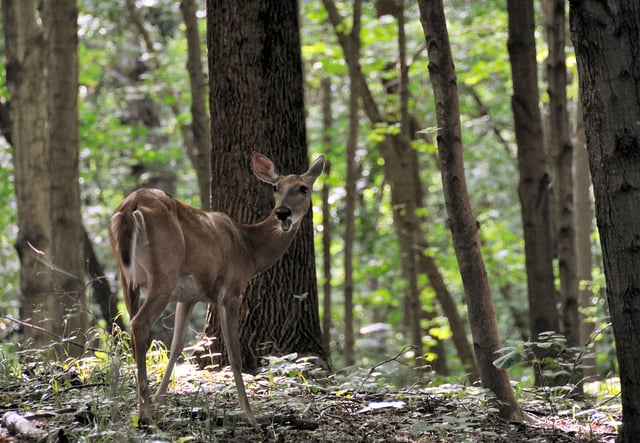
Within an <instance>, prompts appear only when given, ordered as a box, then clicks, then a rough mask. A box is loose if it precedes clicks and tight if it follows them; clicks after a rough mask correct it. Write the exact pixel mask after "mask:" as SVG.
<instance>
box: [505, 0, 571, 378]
mask: <svg viewBox="0 0 640 443" xmlns="http://www.w3.org/2000/svg"><path fill="white" fill-rule="evenodd" d="M507 8H508V11H509V42H508V49H509V57H510V59H511V73H512V77H513V97H512V99H511V106H512V109H513V118H514V123H515V134H516V142H517V145H518V169H519V173H520V181H519V183H518V195H519V196H520V205H521V209H520V210H521V214H522V226H523V231H524V249H525V265H526V270H527V299H528V302H529V332H530V339H531V340H532V341H534V342H535V341H537V340H538V336H539V335H540V334H541V333H543V332H548V331H558V330H559V327H560V316H559V313H558V309H557V307H556V306H557V295H556V289H555V276H554V273H553V253H554V251H553V236H552V226H551V213H550V211H551V193H550V192H549V184H550V179H549V174H548V172H547V165H546V152H545V149H544V143H541V141H543V140H544V139H545V138H544V135H543V134H544V130H543V124H542V117H541V114H540V108H539V98H540V96H539V93H538V64H537V61H536V43H535V36H534V30H535V29H534V28H535V21H534V8H533V0H526V1H521V0H509V1H508V3H507ZM534 352H535V355H536V357H537V359H538V360H539V361H541V360H542V359H544V358H547V357H552V356H553V354H552V353H555V354H557V350H556V349H554V348H545V349H543V348H540V347H536V348H535V349H534ZM542 374H543V368H541V367H536V370H535V380H536V385H538V386H540V385H542V384H543V383H546V382H547V381H545V380H543V377H542Z"/></svg>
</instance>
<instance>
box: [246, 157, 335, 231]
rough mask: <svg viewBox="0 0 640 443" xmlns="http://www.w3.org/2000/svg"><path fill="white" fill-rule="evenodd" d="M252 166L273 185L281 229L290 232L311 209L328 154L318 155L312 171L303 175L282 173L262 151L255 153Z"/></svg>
mask: <svg viewBox="0 0 640 443" xmlns="http://www.w3.org/2000/svg"><path fill="white" fill-rule="evenodd" d="M251 166H252V167H253V173H254V174H255V175H256V177H258V178H259V179H260V180H262V181H263V182H265V183H268V184H270V185H272V186H273V195H274V200H275V210H274V212H275V215H276V217H277V218H278V220H279V221H280V229H281V230H282V231H283V232H288V231H289V230H290V229H291V228H292V227H293V226H296V225H297V224H298V223H299V222H300V220H302V217H304V216H305V214H306V213H307V211H308V210H309V206H310V205H311V188H312V187H313V183H314V182H315V181H316V179H317V178H318V177H319V176H320V174H322V170H323V169H324V157H323V156H320V157H318V158H317V159H316V160H315V161H314V162H313V164H312V165H311V167H310V168H309V170H308V171H307V172H305V173H304V174H302V175H295V174H291V175H285V176H282V175H280V174H279V173H278V171H277V170H276V168H275V165H274V164H273V162H272V161H271V160H270V159H269V157H267V156H266V155H263V154H260V153H259V152H254V153H253V155H252V157H251Z"/></svg>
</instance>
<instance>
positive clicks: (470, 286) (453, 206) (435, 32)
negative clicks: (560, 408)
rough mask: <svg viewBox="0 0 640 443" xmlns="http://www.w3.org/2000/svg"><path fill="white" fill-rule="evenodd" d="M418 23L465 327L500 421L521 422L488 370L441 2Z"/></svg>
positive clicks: (492, 333) (490, 326)
mask: <svg viewBox="0 0 640 443" xmlns="http://www.w3.org/2000/svg"><path fill="white" fill-rule="evenodd" d="M418 5H419V7H420V21H421V23H422V27H423V30H424V35H425V41H426V42H427V51H428V54H429V77H430V79H431V83H432V85H433V93H434V99H435V104H436V122H437V127H438V136H437V141H438V152H439V154H440V162H441V173H442V186H443V191H444V198H445V204H446V208H447V214H448V215H449V225H450V228H451V234H452V239H453V246H454V249H455V252H456V257H457V259H458V267H459V268H460V274H461V277H462V283H463V285H464V288H465V299H466V301H467V306H468V309H469V322H470V324H471V334H472V336H473V340H474V347H475V351H476V359H477V361H478V365H479V367H480V375H481V378H482V383H483V385H484V386H485V387H487V388H489V389H490V390H491V391H493V392H494V393H495V395H496V397H497V399H498V401H499V403H500V404H499V408H500V416H501V417H504V418H509V419H519V420H522V419H523V414H522V410H521V409H520V406H519V405H518V403H517V401H516V399H515V396H514V393H513V389H512V388H511V385H510V383H509V376H508V375H507V372H506V371H504V370H502V369H498V368H496V367H495V366H494V365H493V361H494V359H495V358H496V354H495V353H496V351H497V350H498V349H499V348H500V337H499V335H498V326H497V323H496V314H495V307H494V304H493V298H492V296H491V289H490V287H489V279H488V277H487V272H486V269H485V267H484V261H483V259H482V254H481V251H480V239H479V236H478V224H477V221H476V220H475V217H474V214H473V211H472V209H471V205H470V201H469V193H468V190H467V185H466V180H465V176H464V160H463V158H462V152H463V149H462V134H461V128H460V109H459V105H458V92H457V86H456V74H455V69H454V66H453V58H452V55H451V46H450V44H449V35H448V31H447V25H446V19H445V15H444V6H443V4H442V0H432V1H425V0H419V1H418Z"/></svg>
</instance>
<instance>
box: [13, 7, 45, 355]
mask: <svg viewBox="0 0 640 443" xmlns="http://www.w3.org/2000/svg"><path fill="white" fill-rule="evenodd" d="M37 20H38V19H37V17H36V5H35V2H34V1H33V0H24V1H19V2H18V1H11V0H3V1H2V21H3V29H4V43H5V56H6V74H7V88H8V90H9V94H10V96H11V121H12V128H11V138H12V140H13V151H12V152H13V164H14V171H15V191H16V204H17V213H18V217H17V218H18V238H17V239H16V242H15V248H16V250H17V252H18V256H19V258H20V291H21V302H22V306H21V313H20V314H21V316H22V319H23V320H25V321H27V322H30V323H33V324H34V325H36V326H39V327H41V328H44V329H46V330H50V328H51V306H50V302H51V301H52V298H51V297H50V295H51V288H52V282H51V278H52V276H51V267H50V266H49V265H48V262H47V261H48V260H50V259H51V223H50V201H51V200H50V197H49V196H50V189H51V187H50V180H49V151H48V146H47V136H46V126H45V125H46V119H47V108H46V93H45V82H44V78H43V77H42V73H43V72H44V68H45V60H46V57H45V54H44V48H45V43H44V39H43V35H42V30H41V29H40V26H39V25H38V21H37ZM25 336H26V337H27V338H30V339H32V340H33V341H34V344H35V345H36V346H42V345H46V344H48V343H49V342H50V337H49V336H47V335H45V334H44V333H42V332H40V331H39V330H37V329H26V330H25Z"/></svg>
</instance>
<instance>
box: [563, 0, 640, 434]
mask: <svg viewBox="0 0 640 443" xmlns="http://www.w3.org/2000/svg"><path fill="white" fill-rule="evenodd" d="M570 12H571V31H572V37H573V45H574V47H575V51H576V57H577V61H578V72H579V77H580V91H581V99H582V103H583V105H584V121H585V131H586V135H587V148H588V152H589V165H590V169H591V177H592V181H593V189H594V194H595V201H596V220H597V223H598V230H599V232H600V242H601V244H602V256H603V261H604V271H605V277H606V281H607V300H608V302H609V311H610V313H611V320H612V323H613V333H614V336H615V339H616V353H617V356H618V362H619V367H620V386H621V393H622V429H621V430H620V433H619V434H618V441H619V442H635V441H637V439H638V435H640V383H638V381H639V380H640V351H639V350H640V334H639V333H638V325H640V280H639V278H638V269H640V254H639V252H640V248H639V247H638V245H639V244H640V240H639V236H638V232H640V219H639V218H638V216H637V214H638V213H640V126H639V125H638V122H640V97H639V96H638V84H639V83H640V53H639V48H640V4H639V3H638V2H637V1H636V0H621V1H619V2H616V3H615V5H613V4H610V5H609V6H606V4H603V3H602V2H600V1H596V0H573V1H572V2H571V9H570Z"/></svg>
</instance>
